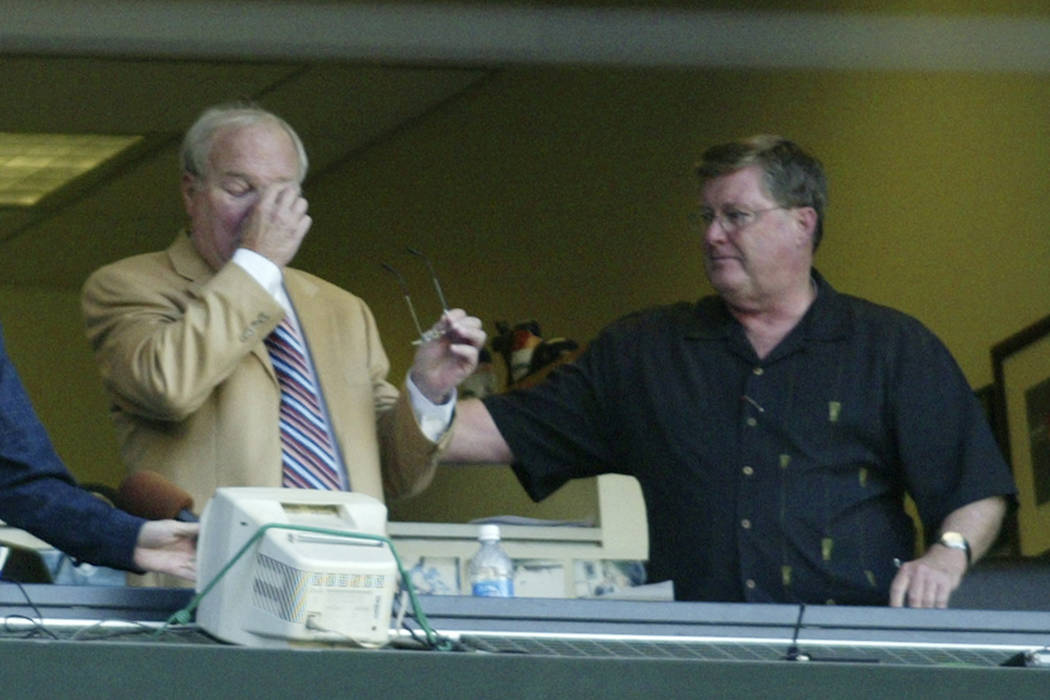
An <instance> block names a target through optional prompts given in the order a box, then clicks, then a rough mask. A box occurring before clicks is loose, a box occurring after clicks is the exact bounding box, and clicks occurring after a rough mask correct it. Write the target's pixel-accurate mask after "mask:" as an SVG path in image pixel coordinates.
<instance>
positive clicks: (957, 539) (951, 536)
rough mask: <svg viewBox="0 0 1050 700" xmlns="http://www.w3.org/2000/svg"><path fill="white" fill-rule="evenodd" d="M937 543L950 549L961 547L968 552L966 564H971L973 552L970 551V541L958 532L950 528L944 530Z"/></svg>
mask: <svg viewBox="0 0 1050 700" xmlns="http://www.w3.org/2000/svg"><path fill="white" fill-rule="evenodd" d="M937 544H939V545H943V546H945V547H947V548H948V549H960V550H962V551H964V552H966V566H969V565H970V564H971V563H972V560H973V552H971V551H970V543H969V542H967V541H966V538H965V537H963V536H962V535H961V534H960V533H958V532H953V531H951V530H948V531H947V532H942V533H941V536H940V538H938V540H937Z"/></svg>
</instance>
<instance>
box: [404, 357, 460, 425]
mask: <svg viewBox="0 0 1050 700" xmlns="http://www.w3.org/2000/svg"><path fill="white" fill-rule="evenodd" d="M405 386H406V387H407V388H408V399H409V401H411V403H412V412H413V413H415V415H416V422H417V423H419V429H420V430H422V431H423V434H424V435H426V437H427V439H428V440H430V441H431V442H437V441H438V440H440V439H441V436H442V435H444V434H445V431H446V430H448V426H449V425H451V424H452V414H453V412H454V411H455V409H456V390H455V389H453V390H452V396H451V397H450V398H449V400H448V401H446V402H445V403H443V404H436V403H433V402H432V401H431V400H430V399H428V398H427V397H426V396H424V395H423V392H422V391H420V390H419V388H418V387H417V386H416V383H415V382H413V381H412V375H411V373H410V374H408V375H406V376H405Z"/></svg>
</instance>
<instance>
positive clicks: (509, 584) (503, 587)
mask: <svg viewBox="0 0 1050 700" xmlns="http://www.w3.org/2000/svg"><path fill="white" fill-rule="evenodd" d="M473 592H474V595H476V596H486V597H489V598H511V597H513V596H514V582H513V581H511V580H509V579H496V580H492V581H475V582H474V587H473Z"/></svg>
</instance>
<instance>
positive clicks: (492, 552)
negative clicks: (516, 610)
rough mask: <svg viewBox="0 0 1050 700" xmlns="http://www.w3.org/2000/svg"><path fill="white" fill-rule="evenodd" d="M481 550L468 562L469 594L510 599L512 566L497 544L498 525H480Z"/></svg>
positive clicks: (512, 588)
mask: <svg viewBox="0 0 1050 700" xmlns="http://www.w3.org/2000/svg"><path fill="white" fill-rule="evenodd" d="M478 540H479V541H480V542H481V548H480V549H478V553H477V554H475V555H474V558H473V559H471V560H470V566H469V567H468V574H469V576H470V588H471V592H472V593H473V594H474V595H477V596H488V597H495V598H510V597H512V596H513V595H514V564H513V563H512V562H511V560H510V557H509V556H507V553H506V552H505V551H503V547H501V546H500V544H499V525H482V526H481V528H480V530H479V531H478Z"/></svg>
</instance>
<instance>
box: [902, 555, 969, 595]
mask: <svg viewBox="0 0 1050 700" xmlns="http://www.w3.org/2000/svg"><path fill="white" fill-rule="evenodd" d="M965 573H966V553H965V552H962V551H960V550H958V549H948V548H947V547H930V548H929V549H928V550H927V551H926V553H925V554H924V555H922V556H921V557H919V558H918V559H914V560H912V561H906V562H904V563H903V564H901V568H900V570H899V571H898V572H897V575H896V576H895V577H894V579H893V583H892V584H890V605H891V606H892V607H895V608H899V607H904V606H907V607H909V608H946V607H948V600H949V598H950V597H951V594H952V592H953V591H954V590H955V589H956V588H958V587H959V584H960V583H961V582H962V578H963V574H965Z"/></svg>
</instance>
